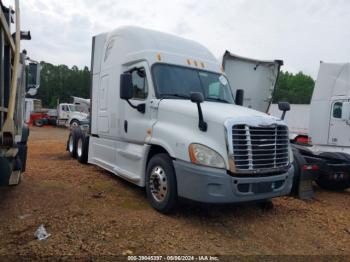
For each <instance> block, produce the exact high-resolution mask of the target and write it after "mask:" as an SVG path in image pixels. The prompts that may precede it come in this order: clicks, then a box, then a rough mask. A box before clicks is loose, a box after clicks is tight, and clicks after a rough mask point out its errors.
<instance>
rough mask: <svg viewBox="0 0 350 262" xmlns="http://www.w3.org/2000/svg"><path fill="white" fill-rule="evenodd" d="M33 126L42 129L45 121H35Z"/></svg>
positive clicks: (39, 119)
mask: <svg viewBox="0 0 350 262" xmlns="http://www.w3.org/2000/svg"><path fill="white" fill-rule="evenodd" d="M33 124H34V125H35V126H37V127H42V126H43V125H44V120H43V119H41V118H38V119H35V120H34V123H33Z"/></svg>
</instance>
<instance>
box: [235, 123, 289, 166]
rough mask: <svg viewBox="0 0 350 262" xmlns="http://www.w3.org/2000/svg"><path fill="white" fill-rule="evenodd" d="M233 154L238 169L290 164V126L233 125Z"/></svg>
mask: <svg viewBox="0 0 350 262" xmlns="http://www.w3.org/2000/svg"><path fill="white" fill-rule="evenodd" d="M232 142H233V156H234V160H235V165H236V168H237V170H238V171H239V170H256V169H271V168H281V167H285V166H287V165H288V162H289V156H288V153H289V152H288V146H289V136H288V128H287V127H286V126H282V125H273V126H268V127H265V126H264V127H252V126H247V125H234V126H233V127H232Z"/></svg>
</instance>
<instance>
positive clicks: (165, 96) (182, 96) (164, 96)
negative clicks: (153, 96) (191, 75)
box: [161, 94, 190, 99]
mask: <svg viewBox="0 0 350 262" xmlns="http://www.w3.org/2000/svg"><path fill="white" fill-rule="evenodd" d="M174 97H175V98H184V99H190V97H189V96H185V95H180V94H161V98H162V99H164V98H174Z"/></svg>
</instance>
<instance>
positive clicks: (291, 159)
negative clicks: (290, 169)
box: [289, 145, 294, 163]
mask: <svg viewBox="0 0 350 262" xmlns="http://www.w3.org/2000/svg"><path fill="white" fill-rule="evenodd" d="M293 162H294V155H293V150H292V146H290V145H289V163H293Z"/></svg>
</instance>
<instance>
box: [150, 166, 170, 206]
mask: <svg viewBox="0 0 350 262" xmlns="http://www.w3.org/2000/svg"><path fill="white" fill-rule="evenodd" d="M149 185H150V191H151V194H152V197H153V198H154V199H155V200H156V201H157V202H162V201H164V199H165V198H166V196H167V194H168V179H167V176H166V173H165V171H164V169H163V168H162V167H160V166H156V167H154V168H153V169H152V172H151V175H150V179H149Z"/></svg>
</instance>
